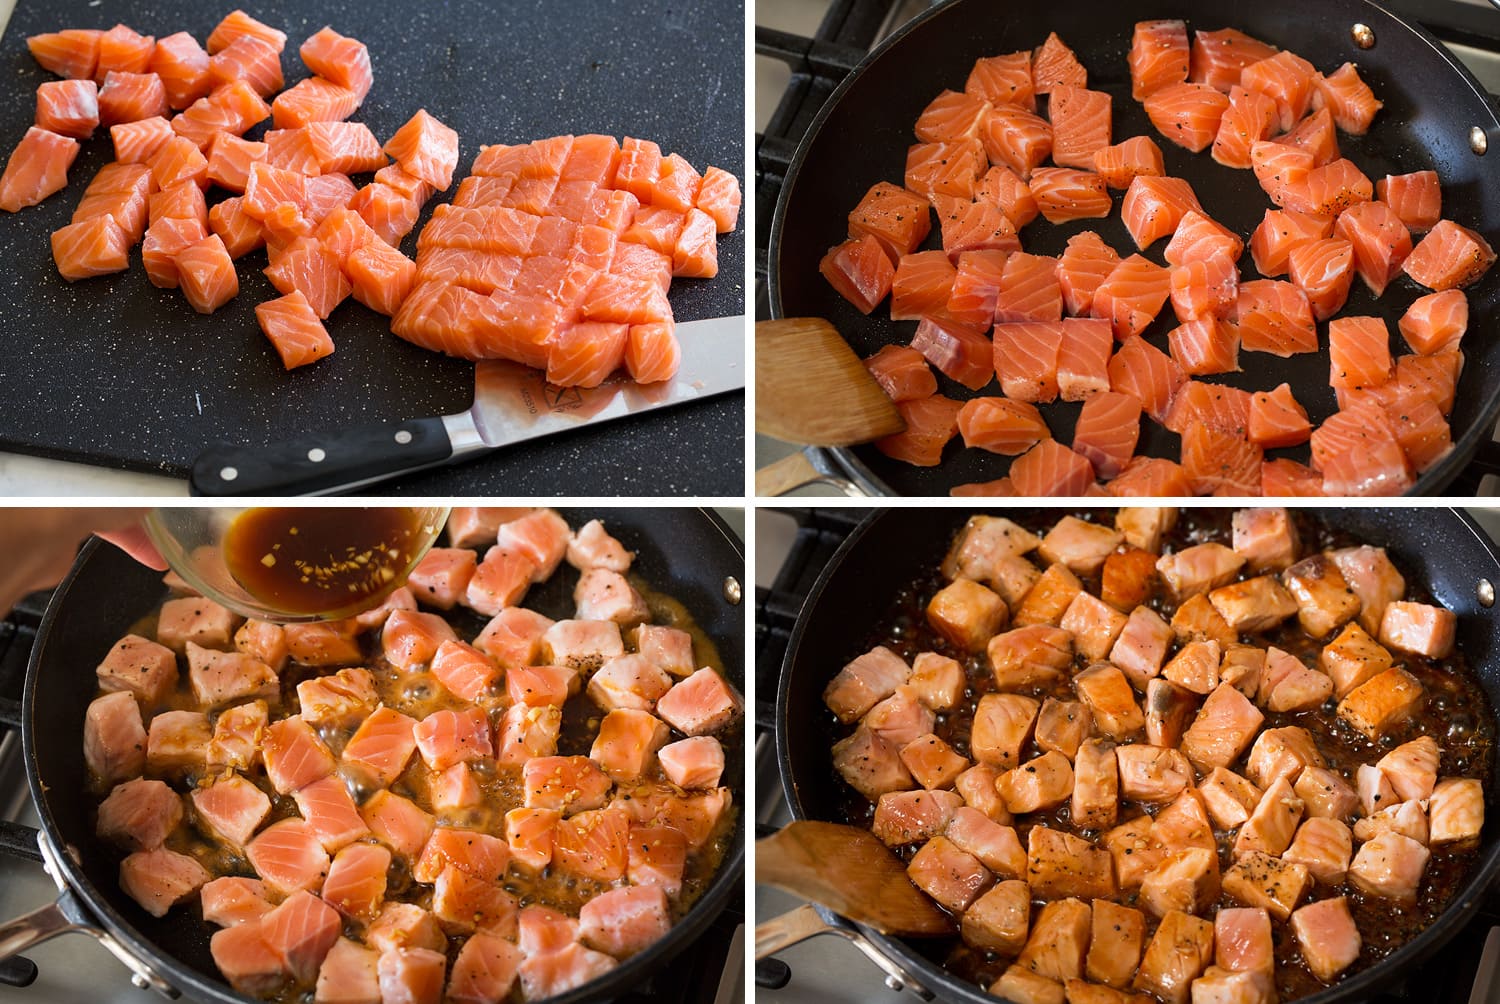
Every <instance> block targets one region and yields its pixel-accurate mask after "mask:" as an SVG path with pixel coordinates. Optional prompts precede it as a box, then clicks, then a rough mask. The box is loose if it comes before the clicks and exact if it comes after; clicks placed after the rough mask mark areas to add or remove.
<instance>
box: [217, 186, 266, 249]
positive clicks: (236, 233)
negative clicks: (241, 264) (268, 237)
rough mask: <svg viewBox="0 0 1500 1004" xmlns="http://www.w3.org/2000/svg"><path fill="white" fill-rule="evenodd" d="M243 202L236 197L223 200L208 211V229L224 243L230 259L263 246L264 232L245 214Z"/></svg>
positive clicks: (255, 220) (258, 222) (257, 221)
mask: <svg viewBox="0 0 1500 1004" xmlns="http://www.w3.org/2000/svg"><path fill="white" fill-rule="evenodd" d="M244 202H245V200H244V199H243V198H241V197H238V196H236V197H235V198H232V199H225V200H224V201H223V202H220V203H218V204H217V205H215V206H214V207H213V208H212V209H210V210H209V211H208V223H209V227H210V229H212V230H213V232H214V233H215V234H218V235H219V238H220V239H221V240H222V241H223V242H224V247H225V250H227V251H228V252H229V256H230V257H231V258H238V257H240V256H241V255H245V254H248V253H250V252H251V251H254V250H255V249H256V248H258V247H261V246H263V245H264V244H265V230H264V228H263V226H262V224H261V222H260V220H258V219H256V218H255V217H253V216H250V215H249V214H248V213H246V212H245V207H244Z"/></svg>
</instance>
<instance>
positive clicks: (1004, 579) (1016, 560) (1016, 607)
mask: <svg viewBox="0 0 1500 1004" xmlns="http://www.w3.org/2000/svg"><path fill="white" fill-rule="evenodd" d="M1041 577H1042V570H1041V569H1040V568H1037V567H1036V565H1034V564H1032V563H1031V559H1029V558H1024V557H1022V556H1021V555H1019V554H1016V555H1010V556H1008V557H1004V558H998V559H996V561H995V570H994V574H993V575H991V577H990V578H989V579H987V580H986V582H987V583H988V585H989V587H990V588H991V589H993V590H994V591H995V592H996V593H998V594H999V595H1000V598H1001V599H1002V600H1004V601H1005V605H1006V606H1007V607H1009V608H1010V612H1011V613H1012V614H1013V615H1014V614H1016V613H1018V612H1019V611H1020V609H1021V605H1022V604H1023V603H1025V602H1026V597H1027V596H1029V595H1031V590H1032V587H1033V586H1035V585H1036V584H1037V581H1038V580H1040V579H1041Z"/></svg>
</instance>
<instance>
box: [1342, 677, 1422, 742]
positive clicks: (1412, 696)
mask: <svg viewBox="0 0 1500 1004" xmlns="http://www.w3.org/2000/svg"><path fill="white" fill-rule="evenodd" d="M1425 697H1426V692H1425V690H1424V689H1423V687H1422V682H1421V681H1420V680H1418V679H1417V678H1416V677H1415V676H1412V675H1411V674H1410V673H1408V672H1407V671H1406V670H1404V669H1401V668H1400V667H1392V668H1391V669H1388V670H1386V671H1385V672H1384V673H1381V674H1380V675H1379V676H1376V677H1374V678H1372V679H1370V680H1367V681H1365V682H1364V683H1362V684H1360V685H1359V686H1358V687H1355V688H1354V689H1353V690H1351V691H1350V692H1349V693H1348V694H1347V695H1346V696H1345V697H1344V699H1343V700H1341V701H1339V708H1338V713H1339V717H1340V718H1342V719H1343V720H1344V721H1346V722H1348V723H1349V724H1350V725H1352V726H1354V727H1355V728H1356V729H1358V730H1359V731H1360V732H1363V733H1364V734H1365V735H1366V736H1367V737H1368V738H1370V739H1379V738H1380V737H1381V736H1383V735H1385V734H1386V733H1387V732H1389V731H1391V730H1392V729H1394V728H1395V727H1396V726H1398V725H1400V724H1401V723H1402V722H1404V721H1406V720H1407V719H1408V718H1410V717H1411V716H1412V715H1413V714H1415V713H1416V710H1417V708H1419V707H1420V706H1421V704H1422V701H1423V699H1424V698H1425Z"/></svg>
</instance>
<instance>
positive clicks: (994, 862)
mask: <svg viewBox="0 0 1500 1004" xmlns="http://www.w3.org/2000/svg"><path fill="white" fill-rule="evenodd" d="M933 794H939V795H946V794H950V793H949V792H935V793H933ZM887 797H889V796H887ZM943 834H944V836H946V837H947V838H948V839H949V840H951V841H953V844H954V846H956V847H957V848H958V849H959V850H962V851H964V852H965V853H968V854H972V855H974V857H976V858H978V859H979V861H980V863H981V864H983V865H984V866H985V867H986V868H988V869H989V870H990V871H992V872H994V873H995V874H996V875H997V876H1000V877H1001V878H1011V879H1017V878H1024V877H1025V875H1026V850H1025V849H1024V848H1023V847H1022V846H1021V841H1020V839H1019V838H1017V836H1016V831H1015V830H1013V829H1012V828H1011V827H1009V826H1007V825H1004V824H1002V823H997V822H995V821H994V820H993V819H991V818H990V817H989V816H987V815H985V814H984V813H983V812H980V811H979V810H978V809H975V808H972V807H970V806H968V805H959V806H958V807H957V808H954V809H952V813H951V817H950V818H949V820H948V824H947V828H946V830H944V831H943Z"/></svg>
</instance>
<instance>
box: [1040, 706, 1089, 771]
mask: <svg viewBox="0 0 1500 1004" xmlns="http://www.w3.org/2000/svg"><path fill="white" fill-rule="evenodd" d="M1093 725H1094V719H1093V716H1092V715H1090V714H1089V709H1088V708H1086V707H1084V705H1083V704H1082V702H1080V701H1059V700H1057V699H1056V698H1055V697H1049V698H1047V699H1046V700H1045V701H1043V702H1042V708H1041V710H1040V711H1039V712H1037V717H1036V735H1035V737H1034V738H1035V742H1036V745H1037V748H1038V749H1040V750H1043V751H1051V750H1056V751H1057V752H1059V753H1061V754H1062V755H1063V756H1065V757H1067V758H1068V759H1069V760H1072V759H1073V758H1074V757H1075V756H1077V755H1078V746H1079V744H1081V743H1082V742H1083V741H1084V740H1085V739H1087V738H1088V735H1089V732H1090V731H1091V730H1092V729H1093Z"/></svg>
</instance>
